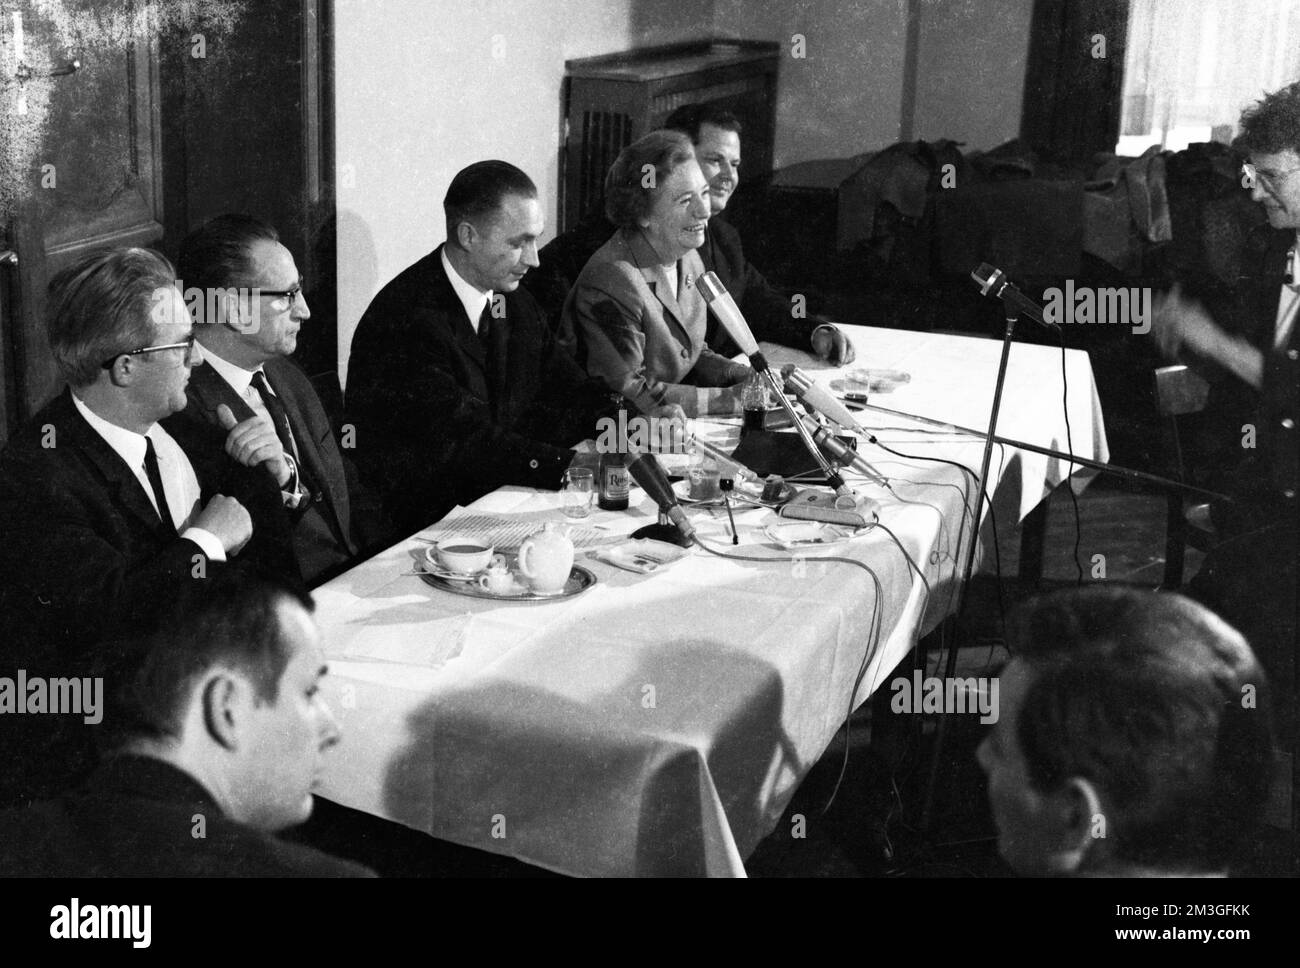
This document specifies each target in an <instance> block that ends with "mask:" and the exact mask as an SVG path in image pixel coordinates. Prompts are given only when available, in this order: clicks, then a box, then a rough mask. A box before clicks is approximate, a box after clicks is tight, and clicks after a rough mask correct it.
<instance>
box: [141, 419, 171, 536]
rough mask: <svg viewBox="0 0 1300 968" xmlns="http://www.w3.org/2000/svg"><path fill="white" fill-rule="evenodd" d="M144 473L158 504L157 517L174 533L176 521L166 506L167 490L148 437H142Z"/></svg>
mask: <svg viewBox="0 0 1300 968" xmlns="http://www.w3.org/2000/svg"><path fill="white" fill-rule="evenodd" d="M144 474H145V477H147V478H149V486H150V487H151V488H153V497H154V501H155V502H157V504H158V517H159V518H161V519H162V523H163V525H164V526H165V527H166V528H167V530H168V531H170V532H171V533H172V534H175V533H176V523H175V522H174V521H172V512H171V508H169V507H168V506H167V492H166V491H164V490H163V482H162V474H161V472H159V470H158V455H157V454H156V453H155V452H154V449H153V441H152V440H150V439H149V438H148V437H145V439H144Z"/></svg>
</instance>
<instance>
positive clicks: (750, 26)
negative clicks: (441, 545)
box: [334, 0, 1033, 379]
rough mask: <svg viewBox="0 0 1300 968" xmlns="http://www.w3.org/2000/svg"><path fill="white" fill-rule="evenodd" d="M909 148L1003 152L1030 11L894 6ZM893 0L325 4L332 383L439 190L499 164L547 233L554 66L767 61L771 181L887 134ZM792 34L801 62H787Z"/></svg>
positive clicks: (559, 76) (1014, 119)
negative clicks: (690, 53) (685, 47)
mask: <svg viewBox="0 0 1300 968" xmlns="http://www.w3.org/2000/svg"><path fill="white" fill-rule="evenodd" d="M910 2H911V3H912V4H913V5H914V8H915V9H916V10H917V11H918V13H919V17H920V31H919V43H918V50H917V65H918V70H917V82H916V93H915V111H914V114H913V122H914V130H913V135H912V136H913V137H918V138H927V139H934V138H939V137H949V138H955V139H957V140H959V141H960V140H964V141H967V142H968V143H969V144H968V149H970V148H989V147H993V146H994V145H996V144H999V143H1001V142H1002V141H1005V140H1007V139H1008V138H1012V137H1014V136H1015V134H1016V132H1017V130H1018V128H1019V124H1020V106H1021V100H1022V88H1023V82H1024V67H1025V56H1026V51H1027V47H1028V37H1029V20H1030V11H1031V8H1032V5H1033V0H910ZM908 7H909V0H337V2H336V7H335V51H334V83H335V91H336V94H335V117H336V125H337V127H336V139H337V148H336V168H337V170H336V176H337V178H336V185H337V192H338V218H339V228H338V246H339V247H338V281H339V290H338V309H339V358H340V360H342V361H344V362H343V364H342V366H341V368H340V375H341V377H342V378H344V379H346V360H347V354H348V348H349V346H350V345H351V342H352V331H353V329H354V328H355V326H356V323H357V320H358V319H360V318H361V314H362V312H363V311H364V310H365V308H366V306H367V305H368V304H369V302H370V299H371V298H372V297H373V296H374V294H375V293H376V292H377V291H378V290H379V288H380V286H382V285H383V284H384V283H386V282H387V281H388V280H389V279H391V278H392V277H393V276H395V275H396V274H397V273H398V272H400V271H401V270H402V269H403V268H405V267H406V266H408V265H410V264H411V263H412V262H414V261H415V260H416V259H418V258H420V257H421V256H422V255H424V254H425V253H427V252H429V251H430V250H431V249H432V248H433V247H434V246H435V245H436V244H437V243H438V242H440V241H442V238H443V235H444V230H443V223H442V196H443V194H444V193H445V192H446V189H447V185H448V183H449V182H450V181H451V178H452V176H453V175H454V174H455V173H456V172H457V171H459V170H460V169H461V168H463V167H465V166H466V165H468V164H470V163H471V162H474V161H478V160H480V159H483V158H503V159H505V160H506V161H510V162H513V163H514V164H516V165H518V166H519V167H520V168H522V169H523V170H524V171H526V172H528V173H529V174H530V175H531V176H532V177H533V179H534V180H535V181H536V182H537V184H538V186H539V188H540V189H541V191H542V194H543V196H544V202H545V211H546V213H547V218H548V228H547V235H548V236H550V235H552V234H553V233H554V230H555V225H556V199H557V187H558V185H557V179H558V171H559V149H560V125H561V115H560V88H561V82H562V80H563V77H564V62H565V60H567V59H570V58H574V57H588V56H592V55H596V54H607V53H613V52H616V51H620V50H627V49H628V48H631V47H638V46H645V45H650V44H665V43H674V42H677V41H684V40H692V39H697V38H700V37H705V36H711V35H717V36H724V37H739V38H744V39H747V40H774V41H777V42H779V43H780V44H781V45H782V50H783V57H782V61H781V67H780V99H779V102H778V108H777V143H776V151H775V155H776V164H777V166H778V167H779V166H783V165H789V164H792V163H794V162H798V161H806V160H809V159H814V158H836V157H844V156H847V155H852V154H857V153H858V152H862V151H867V150H871V149H875V148H880V147H883V146H884V145H888V144H891V143H893V142H894V141H897V140H898V139H899V137H900V135H901V133H902V120H903V119H902V116H901V115H902V109H903V105H902V98H903V89H904V72H905V59H906V46H907V13H908ZM796 34H798V35H801V36H802V37H803V41H804V55H805V56H804V57H802V58H798V57H795V56H794V47H793V43H792V38H793V37H794V35H796Z"/></svg>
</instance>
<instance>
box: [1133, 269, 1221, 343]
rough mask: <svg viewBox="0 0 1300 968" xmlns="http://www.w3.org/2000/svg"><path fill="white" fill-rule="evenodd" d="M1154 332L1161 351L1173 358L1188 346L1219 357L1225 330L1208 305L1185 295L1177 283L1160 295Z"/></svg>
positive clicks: (1154, 317)
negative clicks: (1209, 310)
mask: <svg viewBox="0 0 1300 968" xmlns="http://www.w3.org/2000/svg"><path fill="white" fill-rule="evenodd" d="M1151 335H1153V336H1154V337H1155V338H1156V346H1157V347H1159V349H1160V352H1161V353H1162V354H1164V355H1165V356H1167V357H1169V358H1170V359H1176V358H1177V357H1178V354H1179V352H1180V351H1181V350H1182V349H1183V348H1184V347H1186V348H1187V349H1189V350H1191V351H1192V352H1193V353H1195V354H1197V355H1198V356H1204V357H1207V358H1209V359H1215V358H1216V353H1215V351H1216V349H1218V347H1219V346H1220V344H1221V343H1222V338H1223V331H1222V330H1220V329H1219V327H1218V326H1217V325H1216V324H1215V322H1214V319H1213V318H1212V317H1211V316H1210V314H1209V313H1208V312H1206V311H1205V307H1204V306H1202V305H1201V304H1200V303H1199V302H1197V301H1196V300H1195V299H1189V298H1187V297H1186V296H1184V295H1183V293H1182V289H1181V288H1180V287H1179V286H1178V284H1177V283H1175V284H1174V286H1173V288H1172V289H1170V290H1169V292H1167V293H1165V294H1164V295H1163V296H1160V297H1158V298H1157V300H1156V304H1155V306H1154V307H1153V308H1152V311H1151Z"/></svg>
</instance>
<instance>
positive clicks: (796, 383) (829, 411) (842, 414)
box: [781, 363, 863, 434]
mask: <svg viewBox="0 0 1300 968" xmlns="http://www.w3.org/2000/svg"><path fill="white" fill-rule="evenodd" d="M781 378H782V379H783V380H784V381H785V388H786V390H787V391H789V392H790V393H793V394H794V395H795V396H796V397H798V398H799V399H800V400H801V401H803V404H804V406H806V407H811V408H812V409H813V410H816V411H817V412H818V413H820V414H821V415H822V416H823V417H827V418H829V419H831V420H833V421H835V422H836V423H837V424H839V425H840V426H841V427H843V428H844V429H845V430H849V431H852V432H853V433H859V434H860V433H863V430H862V428H861V427H860V426H858V422H857V420H855V419H854V417H853V414H852V413H851V412H850V411H849V408H848V407H846V406H844V404H842V403H840V402H839V401H838V400H836V399H835V396H834V394H831V393H828V392H827V391H826V390H824V389H823V388H822V387H820V386H818V385H817V384H816V383H814V382H813V381H812V378H811V377H809V376H808V374H807V373H805V372H804V371H803V370H801V369H799V367H797V366H795V365H794V364H793V363H787V364H786V365H785V366H783V367H781Z"/></svg>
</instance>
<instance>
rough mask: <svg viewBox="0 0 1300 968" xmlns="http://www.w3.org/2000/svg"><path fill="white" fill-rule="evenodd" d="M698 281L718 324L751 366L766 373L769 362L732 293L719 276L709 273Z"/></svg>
mask: <svg viewBox="0 0 1300 968" xmlns="http://www.w3.org/2000/svg"><path fill="white" fill-rule="evenodd" d="M697 281H698V283H699V287H700V292H701V293H702V294H703V296H704V298H705V300H706V301H707V302H708V304H709V308H710V309H712V310H713V315H714V316H717V317H718V322H719V323H721V324H722V328H723V329H725V330H726V331H727V335H728V336H730V337H731V338H732V339H733V340H735V341H736V345H737V346H739V347H740V351H741V352H742V353H744V354H745V355H746V356H748V357H749V362H750V365H751V366H753V367H754V369H755V370H758V371H759V372H760V373H762V372H764V371H765V370H766V369H767V360H766V359H765V358H764V356H763V352H762V350H760V349H759V348H758V340H756V339H754V331H753V330H751V329H750V328H749V323H747V322H745V317H744V316H743V315H742V314H741V312H740V307H739V306H737V305H736V300H734V299H732V298H731V293H729V292H727V287H726V286H724V285H723V284H722V280H721V279H719V278H718V274H717V273H716V272H713V271H709V272H706V273H705V274H704V275H702V276H700V278H699V279H698V280H697Z"/></svg>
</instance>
